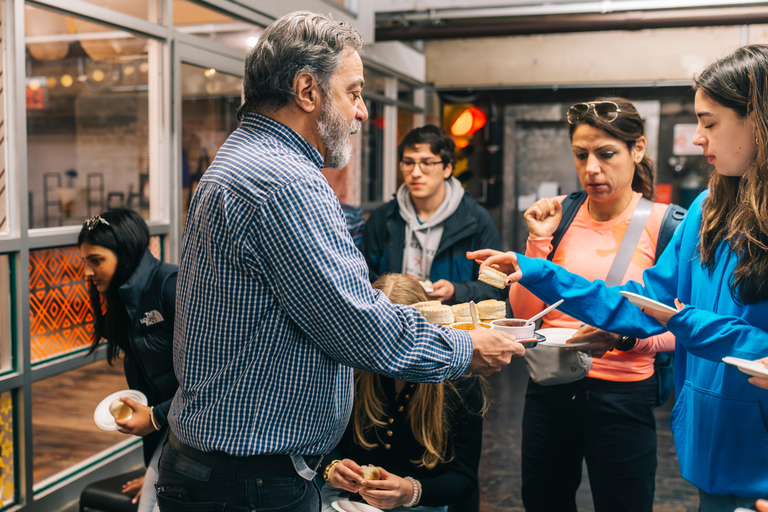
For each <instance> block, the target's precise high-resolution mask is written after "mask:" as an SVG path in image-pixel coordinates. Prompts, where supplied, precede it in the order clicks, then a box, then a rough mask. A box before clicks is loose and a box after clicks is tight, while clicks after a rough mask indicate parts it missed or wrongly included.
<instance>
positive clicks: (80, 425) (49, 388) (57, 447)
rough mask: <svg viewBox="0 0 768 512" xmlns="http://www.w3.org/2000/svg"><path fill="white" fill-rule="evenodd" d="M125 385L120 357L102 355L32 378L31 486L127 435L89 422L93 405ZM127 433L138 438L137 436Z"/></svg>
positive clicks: (91, 421)
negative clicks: (109, 360) (112, 358)
mask: <svg viewBox="0 0 768 512" xmlns="http://www.w3.org/2000/svg"><path fill="white" fill-rule="evenodd" d="M85 357H92V356H83V358H84V359H85ZM127 387H128V386H127V384H126V383H125V376H124V375H123V363H122V359H121V360H119V361H115V365H114V366H110V365H108V364H107V362H106V361H104V360H102V361H97V362H93V363H91V364H88V365H86V366H82V367H80V368H78V369H76V370H72V371H69V372H66V373H64V374H61V375H57V376H55V377H50V378H47V379H43V380H40V381H37V382H34V383H33V384H32V450H33V465H34V468H33V472H34V484H35V486H36V487H45V486H46V483H47V482H50V481H51V480H52V479H53V480H55V478H54V475H56V474H58V473H61V472H62V471H65V470H67V469H70V468H71V467H72V466H75V465H76V464H78V463H81V462H83V461H85V460H87V459H89V458H91V457H93V456H95V455H97V454H98V453H99V452H101V451H103V450H106V449H108V448H110V447H112V446H113V445H115V444H117V443H119V442H121V441H126V440H127V439H131V438H133V436H127V435H125V434H121V433H120V432H116V431H115V432H112V431H105V430H101V429H99V428H98V427H97V426H96V425H95V424H94V422H93V411H94V409H95V408H96V406H97V405H98V404H99V402H101V400H102V399H104V397H106V396H108V395H110V394H112V393H114V392H116V391H120V390H123V389H127ZM0 412H1V411H0ZM1 428H2V427H1V426H0V429H1ZM0 432H2V430H0ZM133 439H136V442H141V441H140V440H139V439H138V438H133Z"/></svg>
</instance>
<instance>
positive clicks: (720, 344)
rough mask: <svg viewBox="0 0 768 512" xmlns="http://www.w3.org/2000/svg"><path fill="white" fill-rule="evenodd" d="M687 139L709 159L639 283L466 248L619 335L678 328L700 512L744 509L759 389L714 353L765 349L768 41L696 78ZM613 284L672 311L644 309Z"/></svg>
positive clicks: (683, 445)
mask: <svg viewBox="0 0 768 512" xmlns="http://www.w3.org/2000/svg"><path fill="white" fill-rule="evenodd" d="M694 90H695V91H696V97H695V110H696V116H697V118H698V127H697V129H696V133H695V134H694V137H693V143H694V144H696V145H698V146H701V147H702V149H703V152H704V156H705V157H706V158H707V161H708V162H709V163H710V164H711V165H712V166H713V167H714V170H715V171H716V172H715V173H713V174H712V177H711V180H710V183H709V190H708V191H705V192H704V193H702V194H701V195H700V196H699V197H698V198H697V199H696V200H695V201H694V202H693V204H692V205H691V208H690V209H689V210H688V215H687V216H686V218H685V220H684V221H683V223H682V224H681V225H680V227H679V228H678V230H677V232H676V233H675V236H674V238H673V239H672V241H671V242H670V244H669V247H668V248H667V250H666V251H665V252H664V253H663V254H662V255H661V257H660V258H659V261H658V262H657V263H656V265H655V266H654V267H652V268H650V269H648V270H646V271H645V273H644V274H643V282H644V285H640V284H638V283H636V282H629V283H626V284H624V285H623V286H621V287H611V288H608V287H605V286H604V283H601V282H595V283H591V282H589V281H586V280H584V279H581V278H580V277H578V276H576V275H573V274H570V273H568V272H566V271H565V270H563V269H562V268H560V267H557V266H555V265H552V264H550V263H549V262H546V261H542V260H538V259H531V258H526V257H525V256H520V255H516V254H515V253H498V252H496V251H489V250H485V251H477V252H474V253H469V254H468V255H467V256H468V257H470V258H473V259H476V260H479V261H481V262H482V265H483V266H486V265H491V266H493V267H494V268H497V269H498V270H501V271H503V272H506V273H508V274H511V275H510V276H509V277H508V279H507V281H508V282H518V281H519V282H520V284H522V285H523V286H525V287H526V288H528V289H529V290H531V291H532V292H533V293H534V294H536V296H538V297H539V298H541V299H542V300H552V299H555V298H556V299H560V298H564V299H565V303H564V304H563V305H562V306H561V309H564V310H565V311H567V312H568V314H570V315H573V316H574V317H576V318H578V319H580V320H582V321H585V322H588V323H591V324H592V325H597V326H600V327H601V328H603V329H606V330H610V331H613V332H617V333H620V334H623V335H627V336H637V337H644V336H649V335H652V334H658V333H660V332H662V331H663V330H664V329H668V330H669V331H670V332H672V333H673V334H674V335H675V337H676V347H675V395H676V403H675V407H674V410H673V411H672V432H673V434H674V437H675V445H676V447H677V458H678V461H679V463H680V470H681V472H682V474H683V477H684V478H685V479H686V480H688V481H690V482H691V483H693V484H694V485H695V486H696V487H698V488H699V496H700V498H701V501H700V503H701V508H700V510H701V512H732V511H733V510H734V509H735V508H736V507H751V506H752V505H754V503H755V499H756V498H760V497H765V496H766V492H768V469H767V468H768V393H766V392H765V390H764V389H761V388H758V387H756V386H752V385H751V384H750V383H749V381H748V378H747V376H746V375H744V374H743V373H741V372H740V371H739V370H738V369H737V368H736V367H735V366H732V365H729V364H726V363H724V362H723V358H725V357H728V356H731V357H736V358H741V359H749V360H757V359H762V358H764V357H765V356H766V355H768V333H767V332H766V330H768V45H749V46H743V47H741V48H738V49H737V50H736V51H734V52H733V53H731V54H730V55H728V56H726V57H724V58H722V59H720V60H718V61H717V62H715V63H714V64H711V65H710V66H708V67H707V68H706V69H705V70H704V71H703V72H702V73H701V74H700V75H698V76H697V77H696V78H695V80H694ZM620 291H625V292H627V291H628V292H633V293H637V294H640V295H644V296H646V297H648V298H651V299H654V300H657V301H660V302H662V303H664V304H667V305H671V304H675V306H676V307H677V312H676V313H673V312H672V311H669V312H660V310H659V311H657V310H655V309H651V307H649V306H648V305H646V306H644V307H643V308H642V311H643V312H645V313H646V314H643V313H642V312H641V310H640V309H639V308H638V307H636V306H634V305H633V304H632V303H630V302H629V301H628V300H627V299H624V298H623V297H622V296H621V295H620V293H619V292H620Z"/></svg>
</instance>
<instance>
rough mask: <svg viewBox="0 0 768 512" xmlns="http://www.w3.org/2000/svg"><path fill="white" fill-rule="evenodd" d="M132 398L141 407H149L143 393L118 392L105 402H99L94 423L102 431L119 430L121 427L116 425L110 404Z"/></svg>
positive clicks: (94, 414) (127, 390)
mask: <svg viewBox="0 0 768 512" xmlns="http://www.w3.org/2000/svg"><path fill="white" fill-rule="evenodd" d="M120 397H123V398H130V399H131V400H135V401H136V402H139V403H140V404H141V405H147V397H146V396H145V395H144V393H142V392H141V391H137V390H135V389H124V390H123V391H116V392H115V393H112V394H111V395H109V396H108V397H106V398H105V399H104V400H102V401H101V402H99V405H97V406H96V409H95V410H94V411H93V421H94V423H96V426H97V427H99V428H100V429H102V430H118V429H119V428H120V427H118V426H117V423H115V417H114V416H112V415H111V414H110V413H109V404H111V403H112V400H114V399H115V398H120Z"/></svg>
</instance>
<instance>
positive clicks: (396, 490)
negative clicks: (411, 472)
mask: <svg viewBox="0 0 768 512" xmlns="http://www.w3.org/2000/svg"><path fill="white" fill-rule="evenodd" d="M379 473H380V475H381V480H364V481H363V485H362V486H361V487H360V496H362V497H363V499H364V500H365V501H366V503H368V504H369V505H372V506H374V507H377V508H381V509H385V510H389V509H393V508H397V507H402V506H403V505H405V504H406V503H410V501H411V499H412V498H413V484H412V483H411V482H409V481H408V480H406V479H405V478H402V477H399V476H397V475H393V474H392V473H390V472H388V471H386V470H385V469H383V468H379Z"/></svg>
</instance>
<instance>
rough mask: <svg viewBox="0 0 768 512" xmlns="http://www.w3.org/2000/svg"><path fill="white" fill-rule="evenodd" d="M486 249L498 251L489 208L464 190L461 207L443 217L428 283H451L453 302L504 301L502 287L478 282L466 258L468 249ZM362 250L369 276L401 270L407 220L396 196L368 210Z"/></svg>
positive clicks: (474, 267)
mask: <svg viewBox="0 0 768 512" xmlns="http://www.w3.org/2000/svg"><path fill="white" fill-rule="evenodd" d="M486 248H491V249H497V250H499V251H500V250H502V244H501V237H499V233H498V231H496V225H495V224H494V223H493V219H491V216H490V215H489V214H488V212H487V211H486V210H485V209H484V208H483V207H482V206H480V205H479V204H478V203H477V201H475V200H474V199H472V197H471V196H470V195H469V194H467V193H464V198H463V199H462V200H461V203H460V204H459V207H458V208H457V209H456V211H455V212H453V215H451V216H450V217H448V218H447V219H446V221H445V224H444V228H443V236H442V238H441V239H440V245H439V246H438V248H437V252H436V253H435V258H434V260H432V268H431V270H430V280H431V281H432V282H435V281H437V280H439V279H445V280H447V281H450V282H451V283H453V286H454V288H455V290H456V292H455V296H454V300H453V302H452V303H461V302H469V301H470V300H474V301H475V302H478V301H481V300H485V299H499V300H506V298H507V292H506V290H499V289H498V288H494V287H492V286H488V285H487V284H485V283H483V282H480V281H477V274H478V271H479V269H480V265H478V264H477V263H475V262H474V261H470V260H468V259H467V251H474V250H477V249H486ZM360 250H361V251H362V252H363V255H364V256H365V261H366V262H367V263H368V269H369V271H370V277H371V281H374V280H376V279H377V278H378V277H379V276H380V275H382V274H386V273H389V272H402V271H403V252H404V250H405V221H404V220H403V218H402V217H401V216H400V213H399V208H398V205H397V200H396V199H393V200H392V201H390V202H388V203H387V204H385V205H384V206H381V207H380V208H378V209H377V210H376V211H375V212H373V214H371V217H370V218H369V219H368V222H366V224H365V232H364V233H363V242H362V244H361V246H360Z"/></svg>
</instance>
